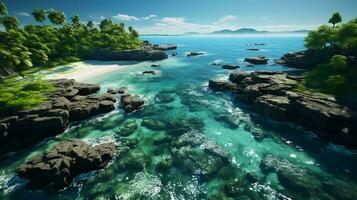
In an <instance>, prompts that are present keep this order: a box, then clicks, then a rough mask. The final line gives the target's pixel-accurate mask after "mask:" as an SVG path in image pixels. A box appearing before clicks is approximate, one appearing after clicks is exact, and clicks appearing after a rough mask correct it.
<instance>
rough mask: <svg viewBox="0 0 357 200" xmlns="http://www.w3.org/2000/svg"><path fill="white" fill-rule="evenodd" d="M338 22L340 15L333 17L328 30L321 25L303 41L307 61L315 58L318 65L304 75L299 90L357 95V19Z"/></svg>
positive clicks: (340, 18)
mask: <svg viewBox="0 0 357 200" xmlns="http://www.w3.org/2000/svg"><path fill="white" fill-rule="evenodd" d="M341 21H342V17H341V15H340V14H339V13H334V14H333V15H332V17H331V18H330V20H329V23H331V26H329V25H322V26H320V27H319V28H317V30H314V31H310V32H309V34H308V36H307V37H306V38H305V46H306V48H307V50H306V52H305V54H306V59H309V57H314V58H315V59H316V60H317V61H318V63H319V64H318V65H317V66H315V67H314V68H312V69H310V70H309V71H308V72H307V73H306V76H305V81H304V84H302V85H300V89H301V90H305V89H306V88H308V89H312V90H317V91H319V92H323V93H329V94H334V95H345V94H353V93H356V92H357V79H356V76H357V65H356V58H357V19H353V20H350V21H349V22H347V23H344V24H340V23H341Z"/></svg>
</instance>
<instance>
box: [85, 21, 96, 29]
mask: <svg viewBox="0 0 357 200" xmlns="http://www.w3.org/2000/svg"><path fill="white" fill-rule="evenodd" d="M87 27H88V28H89V29H93V28H94V23H93V21H89V22H88V23H87Z"/></svg>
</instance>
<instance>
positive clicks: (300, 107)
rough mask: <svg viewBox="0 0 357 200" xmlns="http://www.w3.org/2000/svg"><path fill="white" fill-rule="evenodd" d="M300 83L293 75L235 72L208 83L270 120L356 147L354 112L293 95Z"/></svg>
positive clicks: (330, 101) (326, 99)
mask: <svg viewBox="0 0 357 200" xmlns="http://www.w3.org/2000/svg"><path fill="white" fill-rule="evenodd" d="M302 79H303V76H302V75H301V74H299V73H296V72H295V73H291V72H290V73H288V72H235V73H232V74H231V75H230V77H229V81H222V80H210V81H209V87H210V88H211V89H212V90H213V91H231V92H233V93H235V94H236V97H237V99H238V100H239V101H241V102H243V103H246V104H248V105H250V107H251V108H252V110H253V111H254V112H256V113H259V114H261V115H263V116H266V117H269V118H270V119H274V120H279V121H288V122H293V123H295V124H298V125H301V126H303V127H305V128H307V129H310V130H313V131H315V132H316V133H317V134H318V135H319V136H321V137H324V138H327V139H329V140H331V141H333V142H336V143H339V144H344V145H347V146H351V147H356V146H357V142H356V141H357V135H356V133H357V125H356V123H355V122H356V121H357V115H356V112H355V111H353V110H351V109H350V108H348V107H346V106H344V105H342V104H340V103H339V102H338V100H337V99H336V98H334V97H331V96H327V95H324V94H320V93H310V92H303V93H301V92H297V91H295V90H294V89H295V87H296V86H297V85H298V82H299V81H300V80H302Z"/></svg>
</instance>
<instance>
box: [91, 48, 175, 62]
mask: <svg viewBox="0 0 357 200" xmlns="http://www.w3.org/2000/svg"><path fill="white" fill-rule="evenodd" d="M166 58H168V56H167V54H166V53H165V52H164V51H162V50H158V49H155V48H154V47H153V46H151V45H148V44H147V45H144V46H142V47H141V48H139V49H133V50H125V51H118V50H112V49H107V48H103V49H94V50H92V51H91V52H89V53H88V54H87V55H86V59H87V60H102V61H155V60H163V59H166Z"/></svg>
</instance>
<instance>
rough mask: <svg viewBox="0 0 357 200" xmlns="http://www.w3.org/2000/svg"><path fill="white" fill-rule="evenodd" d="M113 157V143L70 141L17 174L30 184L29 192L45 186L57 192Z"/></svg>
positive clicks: (27, 165) (22, 167) (34, 160)
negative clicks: (92, 143)
mask: <svg viewBox="0 0 357 200" xmlns="http://www.w3.org/2000/svg"><path fill="white" fill-rule="evenodd" d="M114 154H115V145H114V143H104V144H99V145H96V146H91V145H89V144H87V143H85V142H83V141H81V140H69V141H66V142H62V143H59V144H57V145H55V146H54V147H53V148H52V149H50V150H49V151H47V152H46V153H44V154H42V155H39V156H35V157H33V158H32V159H31V160H29V161H27V162H26V163H25V164H23V165H22V166H21V167H20V169H19V170H18V175H19V176H20V177H21V178H25V179H27V180H28V181H29V183H28V184H27V187H28V188H29V189H42V188H44V187H45V186H47V185H48V186H50V187H52V188H54V189H57V190H59V189H63V188H65V187H67V186H69V185H70V183H71V182H72V180H73V178H74V177H75V176H77V175H79V174H81V173H88V172H90V171H93V170H99V169H102V168H104V167H105V166H106V165H107V164H108V163H109V162H110V161H111V160H112V159H113V157H114Z"/></svg>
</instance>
